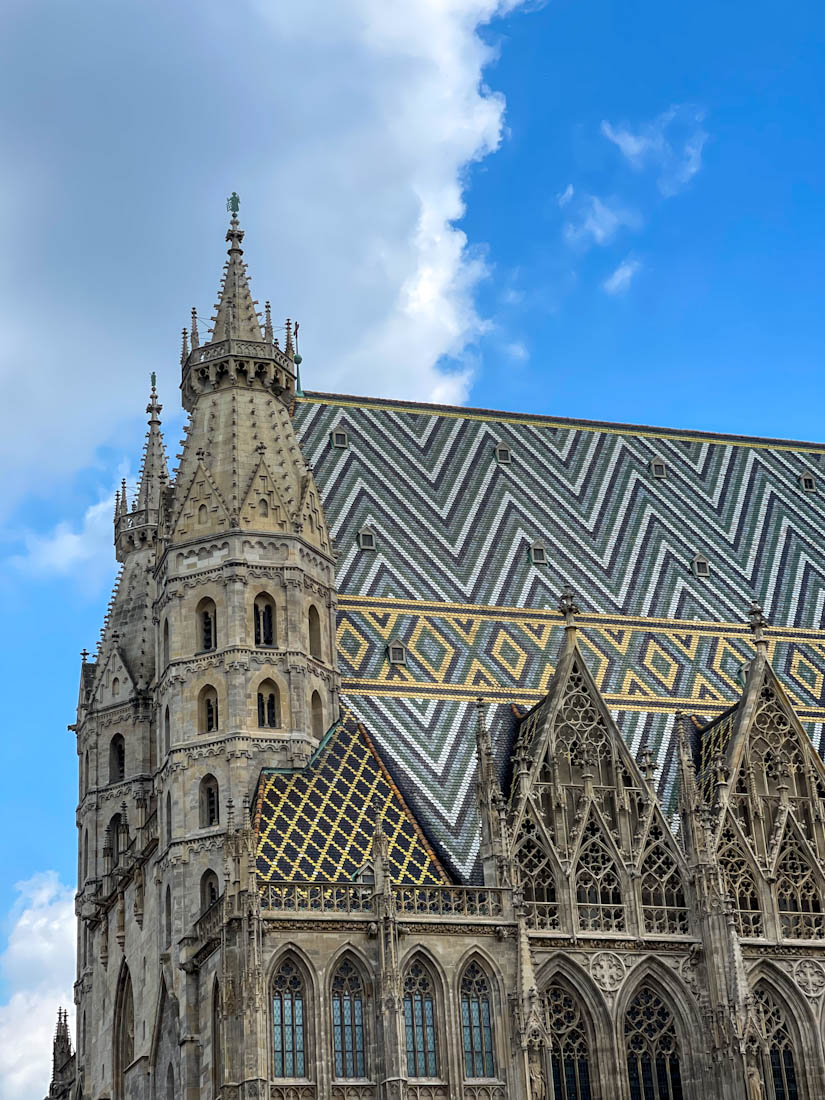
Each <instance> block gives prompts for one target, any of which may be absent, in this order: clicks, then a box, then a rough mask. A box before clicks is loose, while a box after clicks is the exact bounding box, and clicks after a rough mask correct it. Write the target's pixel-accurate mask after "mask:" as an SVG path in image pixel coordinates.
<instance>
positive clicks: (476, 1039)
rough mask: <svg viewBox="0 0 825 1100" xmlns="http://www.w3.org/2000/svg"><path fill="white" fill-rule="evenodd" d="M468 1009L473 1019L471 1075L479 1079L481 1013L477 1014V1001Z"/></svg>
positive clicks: (480, 1068)
mask: <svg viewBox="0 0 825 1100" xmlns="http://www.w3.org/2000/svg"><path fill="white" fill-rule="evenodd" d="M470 1008H471V1010H472V1019H473V1052H474V1056H473V1073H474V1074H475V1076H476V1077H481V1076H482V1074H483V1073H484V1069H483V1067H482V1064H481V1013H480V1012H479V1004H478V1001H476V1000H473V1001H471V1002H470Z"/></svg>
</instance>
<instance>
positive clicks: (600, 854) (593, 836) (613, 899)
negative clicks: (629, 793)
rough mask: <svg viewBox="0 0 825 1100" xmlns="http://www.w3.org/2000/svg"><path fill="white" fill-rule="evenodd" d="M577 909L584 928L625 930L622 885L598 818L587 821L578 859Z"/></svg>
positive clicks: (591, 929)
mask: <svg viewBox="0 0 825 1100" xmlns="http://www.w3.org/2000/svg"><path fill="white" fill-rule="evenodd" d="M576 910H577V913H578V919H579V928H581V929H582V931H584V932H623V931H624V929H625V914H624V903H623V901H622V888H621V882H620V880H619V873H618V871H617V869H616V864H615V863H614V861H613V857H612V855H611V854H610V852H609V850H608V848H607V845H606V844H605V842H604V841H603V840H602V837H601V834H600V833H599V829H598V827H597V825H596V822H595V821H593V820H592V818H591V820H590V821H589V822H588V824H587V826H586V828H585V830H584V838H583V843H582V846H581V848H580V850H579V858H578V862H577V863H576Z"/></svg>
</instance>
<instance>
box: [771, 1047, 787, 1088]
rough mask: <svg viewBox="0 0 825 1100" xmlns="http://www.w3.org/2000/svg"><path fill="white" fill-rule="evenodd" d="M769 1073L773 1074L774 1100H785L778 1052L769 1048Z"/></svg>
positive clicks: (774, 1048) (783, 1080) (783, 1081)
mask: <svg viewBox="0 0 825 1100" xmlns="http://www.w3.org/2000/svg"><path fill="white" fill-rule="evenodd" d="M771 1072H772V1074H773V1087H774V1091H775V1092H776V1100H787V1097H786V1095H785V1079H784V1077H783V1075H782V1063H781V1061H780V1060H779V1051H778V1050H777V1048H776V1047H771Z"/></svg>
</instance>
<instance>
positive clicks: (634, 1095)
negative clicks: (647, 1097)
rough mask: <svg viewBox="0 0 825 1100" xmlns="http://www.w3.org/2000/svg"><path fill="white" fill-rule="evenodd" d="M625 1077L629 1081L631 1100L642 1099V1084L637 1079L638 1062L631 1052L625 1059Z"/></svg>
mask: <svg viewBox="0 0 825 1100" xmlns="http://www.w3.org/2000/svg"><path fill="white" fill-rule="evenodd" d="M627 1077H628V1080H629V1081H630V1096H631V1100H642V1085H641V1082H640V1081H639V1063H638V1062H637V1061H636V1058H635V1056H634V1055H632V1054H631V1055H630V1057H629V1058H628V1059H627Z"/></svg>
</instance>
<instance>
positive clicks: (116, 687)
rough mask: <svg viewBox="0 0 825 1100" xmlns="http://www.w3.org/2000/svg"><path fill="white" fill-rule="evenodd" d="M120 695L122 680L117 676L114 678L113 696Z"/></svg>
mask: <svg viewBox="0 0 825 1100" xmlns="http://www.w3.org/2000/svg"><path fill="white" fill-rule="evenodd" d="M118 695H120V680H119V679H118V678H117V676H115V678H114V679H113V680H112V697H113V698H117V696H118Z"/></svg>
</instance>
